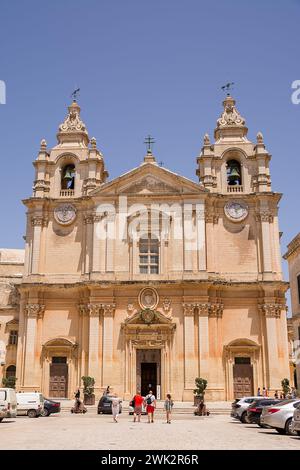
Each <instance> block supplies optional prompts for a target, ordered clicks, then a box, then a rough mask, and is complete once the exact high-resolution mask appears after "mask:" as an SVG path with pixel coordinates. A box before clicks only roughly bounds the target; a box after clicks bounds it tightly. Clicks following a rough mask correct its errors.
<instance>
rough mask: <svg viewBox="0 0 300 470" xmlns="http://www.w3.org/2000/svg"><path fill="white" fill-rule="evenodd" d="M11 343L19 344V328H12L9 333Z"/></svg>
mask: <svg viewBox="0 0 300 470" xmlns="http://www.w3.org/2000/svg"><path fill="white" fill-rule="evenodd" d="M8 343H9V344H18V332H17V330H11V331H10V333H9V340H8Z"/></svg>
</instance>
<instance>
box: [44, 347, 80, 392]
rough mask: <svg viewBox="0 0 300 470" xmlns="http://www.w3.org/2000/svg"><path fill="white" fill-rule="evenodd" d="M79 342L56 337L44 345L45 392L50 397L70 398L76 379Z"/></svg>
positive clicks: (75, 385)
mask: <svg viewBox="0 0 300 470" xmlns="http://www.w3.org/2000/svg"><path fill="white" fill-rule="evenodd" d="M77 362H78V361H77V343H75V342H73V341H71V340H70V339H68V338H54V339H51V340H49V341H47V342H46V343H45V344H44V345H43V387H42V389H43V392H44V393H45V394H46V395H47V396H48V397H50V398H70V397H71V395H72V390H73V389H74V390H75V388H76V387H77V386H78V384H77V381H76V378H77V377H76V366H77Z"/></svg>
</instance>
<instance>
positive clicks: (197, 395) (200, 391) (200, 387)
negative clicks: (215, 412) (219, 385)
mask: <svg viewBox="0 0 300 470" xmlns="http://www.w3.org/2000/svg"><path fill="white" fill-rule="evenodd" d="M195 385H196V388H195V389H194V405H195V406H197V405H199V403H200V401H201V400H204V395H205V389H206V387H207V380H205V379H202V378H201V377H197V378H196V379H195Z"/></svg>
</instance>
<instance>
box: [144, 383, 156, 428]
mask: <svg viewBox="0 0 300 470" xmlns="http://www.w3.org/2000/svg"><path fill="white" fill-rule="evenodd" d="M145 404H146V411H147V415H148V423H154V410H155V407H156V399H155V396H154V395H153V392H152V390H149V393H148V395H147V396H146V397H145Z"/></svg>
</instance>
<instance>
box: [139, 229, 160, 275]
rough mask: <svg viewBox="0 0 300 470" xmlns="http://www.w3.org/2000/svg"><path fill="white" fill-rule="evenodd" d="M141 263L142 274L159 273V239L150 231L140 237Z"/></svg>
mask: <svg viewBox="0 0 300 470" xmlns="http://www.w3.org/2000/svg"><path fill="white" fill-rule="evenodd" d="M139 263H140V273H141V274H158V273H159V241H158V239H157V238H156V237H154V236H151V234H150V233H149V234H148V236H147V235H143V236H142V237H141V238H140V241H139Z"/></svg>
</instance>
